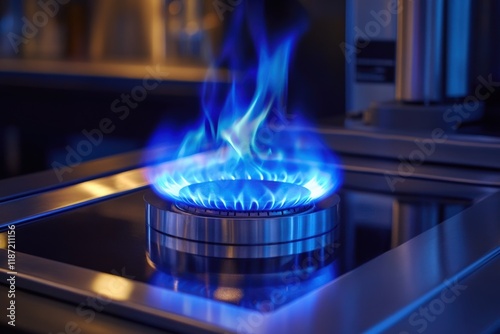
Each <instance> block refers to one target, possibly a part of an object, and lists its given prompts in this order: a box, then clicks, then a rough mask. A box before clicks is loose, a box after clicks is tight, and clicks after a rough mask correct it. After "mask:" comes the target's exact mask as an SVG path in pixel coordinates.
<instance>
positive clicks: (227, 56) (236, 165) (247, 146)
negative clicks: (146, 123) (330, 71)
mask: <svg viewBox="0 0 500 334" xmlns="http://www.w3.org/2000/svg"><path fill="white" fill-rule="evenodd" d="M249 7H251V8H249ZM263 11H264V7H263V5H262V2H260V1H255V2H254V1H252V6H246V7H245V6H242V8H241V10H236V11H234V13H233V15H234V18H233V19H234V21H233V23H234V24H233V25H232V28H231V29H230V35H229V37H228V38H227V40H226V43H225V46H224V48H223V51H222V53H221V56H220V58H219V61H218V62H217V63H215V64H214V67H213V68H214V69H215V68H217V66H218V65H220V64H226V65H229V66H230V67H231V69H232V72H231V73H232V74H231V80H230V84H229V85H225V86H224V85H222V84H220V78H219V77H218V76H217V71H215V70H210V71H209V73H208V76H207V79H206V81H205V83H204V85H203V90H202V96H201V98H202V107H203V113H204V117H203V119H202V121H201V122H200V125H199V126H198V127H197V128H196V129H194V130H191V131H189V132H188V133H187V134H186V135H185V137H184V139H183V141H182V144H181V145H180V147H179V149H178V150H177V151H176V154H175V156H174V159H171V158H167V157H166V155H165V154H164V152H161V153H160V152H159V151H158V150H151V151H150V153H149V154H150V155H152V156H150V157H149V159H150V160H151V158H153V160H154V161H155V162H156V163H157V164H156V165H155V166H153V167H151V168H149V169H148V173H147V177H148V179H149V181H150V183H151V185H152V187H153V189H154V190H155V191H156V192H157V193H158V194H159V195H161V196H163V197H165V198H167V199H170V200H174V201H177V202H182V203H187V204H190V205H195V206H199V207H203V208H207V209H219V210H232V211H234V210H239V211H241V210H242V211H253V210H281V209H285V208H290V207H294V206H299V205H300V206H302V205H305V204H309V203H312V202H314V201H317V200H319V199H321V198H322V197H325V196H327V195H328V194H330V193H332V192H334V191H335V190H336V189H337V188H338V187H339V184H340V170H339V168H338V164H337V161H336V158H335V156H334V155H333V153H331V152H330V151H329V150H328V149H327V148H326V147H325V145H324V144H323V142H322V141H321V140H320V139H319V138H318V137H317V136H316V135H314V134H313V133H312V132H311V131H307V130H305V129H306V128H307V127H308V125H307V124H306V123H305V122H304V121H303V120H301V119H300V118H299V117H295V119H294V120H292V121H289V120H288V119H287V118H286V117H285V116H284V113H285V111H284V108H285V106H284V103H285V100H286V90H287V81H288V65H289V61H290V55H291V52H292V49H293V47H294V44H295V42H296V40H297V37H298V35H299V34H300V33H301V31H302V30H303V29H304V24H294V25H293V27H291V28H290V29H287V30H286V33H281V34H279V33H278V34H276V33H275V34H274V35H272V36H273V38H268V35H271V34H269V31H266V24H265V23H266V22H265V20H264V15H263ZM245 22H246V23H247V24H248V27H249V30H250V32H251V36H252V39H253V42H254V45H255V50H256V57H255V58H256V60H255V62H254V64H252V65H250V66H249V65H248V64H247V63H248V61H247V60H243V59H246V58H248V57H244V56H242V55H241V54H239V53H238V52H237V50H238V47H239V46H240V43H238V41H239V38H241V31H242V29H241V27H242V26H243V23H245ZM304 84H307V83H304ZM249 91H250V93H249ZM220 96H222V97H223V98H222V99H221V98H220ZM294 114H296V112H294ZM172 137H173V134H172V131H168V130H166V129H165V128H160V129H159V130H158V132H157V133H156V134H155V135H154V136H153V140H152V143H151V146H157V145H158V144H166V143H169V142H171V139H172ZM232 181H234V182H232ZM261 181H263V182H261Z"/></svg>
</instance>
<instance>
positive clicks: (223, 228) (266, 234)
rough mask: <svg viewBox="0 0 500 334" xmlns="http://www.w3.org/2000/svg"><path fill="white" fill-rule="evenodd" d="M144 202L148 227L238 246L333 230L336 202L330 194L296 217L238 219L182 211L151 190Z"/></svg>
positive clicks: (192, 239) (336, 198)
mask: <svg viewBox="0 0 500 334" xmlns="http://www.w3.org/2000/svg"><path fill="white" fill-rule="evenodd" d="M144 200H145V202H146V224H147V227H148V228H152V229H154V230H156V231H158V232H161V233H164V234H166V235H168V236H172V237H176V238H180V239H186V240H190V241H196V242H204V243H217V244H228V245H239V246H242V245H265V244H274V243H288V242H293V241H298V240H302V239H308V238H312V237H315V236H319V235H322V234H325V233H327V232H329V231H332V230H333V229H334V228H335V226H336V225H337V208H338V203H339V197H338V195H336V194H333V195H331V196H329V197H327V198H325V199H323V200H322V201H319V202H317V203H314V204H312V206H311V208H310V209H308V210H306V211H304V212H300V213H297V214H290V215H279V216H259V215H256V216H243V217H241V216H210V215H208V214H206V215H203V214H200V213H192V212H185V211H183V210H180V209H179V208H178V206H177V205H176V204H175V203H172V202H170V201H168V200H165V199H163V198H161V197H159V196H158V195H156V194H155V193H154V192H153V191H151V190H150V191H148V192H146V194H145V196H144Z"/></svg>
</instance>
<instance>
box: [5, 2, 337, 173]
mask: <svg viewBox="0 0 500 334" xmlns="http://www.w3.org/2000/svg"><path fill="white" fill-rule="evenodd" d="M292 2H296V3H297V4H299V5H300V8H301V10H302V11H303V13H304V14H305V15H306V16H307V18H308V22H309V26H308V30H307V31H306V33H305V34H303V35H302V36H301V38H300V40H299V43H298V46H297V49H296V50H295V52H294V56H293V59H292V63H291V70H290V84H289V94H288V100H289V101H288V105H289V106H290V108H291V109H293V110H298V109H300V110H301V112H302V113H304V114H306V115H307V117H309V118H310V119H311V120H313V121H314V120H317V119H321V118H324V117H330V116H333V115H342V114H343V113H344V112H345V84H344V81H345V65H344V55H343V53H342V51H341V49H340V48H339V47H338V45H339V44H340V43H341V42H342V41H343V40H344V35H345V3H344V1H329V0H302V1H295V0H294V1H292ZM267 3H268V4H267V5H268V6H270V7H274V9H272V10H273V12H278V13H279V12H280V10H281V9H282V8H284V6H287V5H289V4H290V1H275V2H273V1H268V2H267ZM243 6H244V2H243V1H241V0H240V1H226V0H216V1H214V0H57V1H56V0H2V1H0V35H1V40H0V97H1V104H0V109H1V113H0V134H1V135H0V178H6V177H11V176H15V175H21V174H26V173H31V172H35V171H40V170H44V169H49V168H52V163H53V162H54V161H57V162H60V163H62V164H66V163H65V161H67V160H66V159H67V158H68V155H70V156H71V150H72V149H73V150H77V149H78V148H80V149H81V151H82V152H83V153H84V154H78V156H79V158H75V157H73V158H70V159H69V162H73V163H75V162H76V163H78V162H79V159H82V160H90V159H95V158H98V157H103V156H107V155H111V154H116V153H120V152H126V151H129V150H134V149H138V148H142V147H144V146H145V145H146V143H147V141H148V139H149V136H150V134H151V133H152V131H153V130H154V129H155V127H156V126H157V125H158V123H159V122H160V121H165V120H167V121H168V122H169V123H170V124H171V126H172V128H182V127H186V126H187V125H188V124H194V123H195V122H196V121H197V120H198V119H199V115H200V105H199V91H200V86H201V83H202V82H203V80H204V78H205V75H206V70H207V68H208V66H209V64H210V63H211V61H212V60H213V59H215V58H216V57H217V54H218V52H219V51H220V49H221V45H222V41H223V40H224V38H225V36H226V34H227V32H228V30H229V29H228V27H229V22H230V21H231V16H232V15H233V14H234V13H235V11H238V10H241V9H242V8H241V7H243ZM246 43H250V39H248V38H246V37H245V35H242V37H241V41H239V44H240V46H241V45H243V46H244V45H245V44H246ZM222 70H223V69H222ZM222 70H221V71H222ZM145 88H147V89H145ZM108 120H109V121H108ZM101 122H104V124H102V123H101ZM106 122H107V123H106ZM96 130H99V131H100V132H101V133H102V137H101V136H100V135H99V133H98V132H97V131H96ZM103 130H105V131H103ZM105 132H107V133H105ZM92 135H93V136H94V137H92ZM88 138H94V141H95V142H96V143H99V144H98V145H94V147H93V148H92V149H91V150H89V152H87V151H85V149H86V147H78V145H79V143H80V142H81V141H82V140H87V139H88ZM82 152H80V153H82ZM71 159H73V160H71ZM66 165H67V164H66Z"/></svg>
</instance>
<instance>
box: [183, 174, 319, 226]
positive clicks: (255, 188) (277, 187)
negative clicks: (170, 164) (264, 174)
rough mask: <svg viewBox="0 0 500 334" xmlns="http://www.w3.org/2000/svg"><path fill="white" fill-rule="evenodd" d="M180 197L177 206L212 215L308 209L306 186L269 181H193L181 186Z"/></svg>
mask: <svg viewBox="0 0 500 334" xmlns="http://www.w3.org/2000/svg"><path fill="white" fill-rule="evenodd" d="M179 197H180V201H179V202H178V203H177V206H178V207H179V208H180V209H182V210H184V211H187V212H192V213H202V214H209V215H215V216H242V217H259V216H283V215H289V214H294V213H298V212H303V211H305V210H307V209H309V208H311V205H308V203H309V202H310V200H311V192H310V191H309V190H308V189H306V188H304V187H302V186H299V185H295V184H291V183H285V182H279V181H269V180H218V181H209V182H201V183H195V184H191V185H189V186H187V187H184V188H182V189H181V190H180V192H179Z"/></svg>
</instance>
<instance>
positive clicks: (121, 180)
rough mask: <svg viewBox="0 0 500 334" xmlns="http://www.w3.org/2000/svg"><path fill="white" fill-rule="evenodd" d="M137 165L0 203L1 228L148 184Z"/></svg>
mask: <svg viewBox="0 0 500 334" xmlns="http://www.w3.org/2000/svg"><path fill="white" fill-rule="evenodd" d="M144 169H145V168H139V169H135V170H130V171H126V172H122V173H118V174H115V175H111V176H106V177H102V178H99V179H95V180H90V181H86V182H82V183H79V184H75V185H71V186H68V187H65V188H60V189H55V190H52V191H47V192H45V193H42V194H37V195H32V196H28V197H22V198H19V199H15V200H12V201H8V202H4V203H2V204H0V229H2V228H5V226H6V225H8V224H18V223H22V222H26V221H29V220H32V219H36V218H40V217H44V216H46V215H49V214H52V213H56V212H60V211H63V210H68V209H71V208H73V207H76V206H79V205H83V204H87V203H91V202H94V201H97V200H100V199H103V198H107V197H111V196H118V195H121V194H124V193H126V192H129V191H132V190H135V189H139V188H141V187H145V186H147V185H148V182H147V180H146V178H145V177H144Z"/></svg>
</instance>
